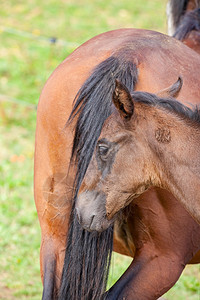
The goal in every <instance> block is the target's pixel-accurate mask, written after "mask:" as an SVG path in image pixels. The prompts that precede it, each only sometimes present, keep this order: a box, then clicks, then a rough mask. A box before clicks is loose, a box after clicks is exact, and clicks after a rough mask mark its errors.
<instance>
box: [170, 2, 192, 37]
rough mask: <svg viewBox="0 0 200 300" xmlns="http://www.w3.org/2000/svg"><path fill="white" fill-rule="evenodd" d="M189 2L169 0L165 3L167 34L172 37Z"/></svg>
mask: <svg viewBox="0 0 200 300" xmlns="http://www.w3.org/2000/svg"><path fill="white" fill-rule="evenodd" d="M189 1H190V0H169V1H168V3H167V19H168V34H169V35H171V36H173V35H174V33H175V31H176V29H177V27H178V26H179V24H180V21H181V18H182V16H183V15H184V14H185V12H186V9H187V5H188V2H189Z"/></svg>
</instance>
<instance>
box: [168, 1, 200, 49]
mask: <svg viewBox="0 0 200 300" xmlns="http://www.w3.org/2000/svg"><path fill="white" fill-rule="evenodd" d="M167 15H168V33H169V35H171V36H173V37H175V38H176V39H178V40H180V41H182V42H183V43H184V44H186V45H187V46H188V47H190V48H192V49H193V50H195V51H196V52H198V53H199V54H200V0H170V1H169V2H168V4H167Z"/></svg>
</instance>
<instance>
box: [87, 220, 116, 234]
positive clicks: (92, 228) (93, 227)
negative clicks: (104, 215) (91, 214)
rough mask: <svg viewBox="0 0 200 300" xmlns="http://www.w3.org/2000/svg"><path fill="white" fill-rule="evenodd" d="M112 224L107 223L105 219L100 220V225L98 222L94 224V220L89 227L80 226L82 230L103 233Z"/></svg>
mask: <svg viewBox="0 0 200 300" xmlns="http://www.w3.org/2000/svg"><path fill="white" fill-rule="evenodd" d="M112 224H113V222H111V221H108V220H107V219H105V220H102V221H101V222H100V223H99V222H95V219H94V221H93V222H92V224H91V225H90V226H88V225H82V227H83V229H85V230H87V231H89V232H94V231H96V232H99V233H101V232H103V231H105V230H106V229H108V228H109V227H110V226H111V225H112Z"/></svg>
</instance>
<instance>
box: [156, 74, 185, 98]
mask: <svg viewBox="0 0 200 300" xmlns="http://www.w3.org/2000/svg"><path fill="white" fill-rule="evenodd" d="M182 86H183V79H182V77H180V76H179V78H178V80H177V81H176V82H175V83H174V84H172V85H171V86H169V87H168V88H166V89H164V90H162V91H160V92H158V93H157V94H156V95H157V96H158V97H160V98H169V97H173V98H176V97H178V95H179V92H180V90H181V88H182Z"/></svg>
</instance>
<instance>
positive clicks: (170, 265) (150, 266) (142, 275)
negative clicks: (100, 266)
mask: <svg viewBox="0 0 200 300" xmlns="http://www.w3.org/2000/svg"><path fill="white" fill-rule="evenodd" d="M183 269H184V264H182V263H181V260H180V258H178V257H177V256H176V255H174V254H173V253H168V254H161V253H157V254H156V253H155V252H153V251H152V249H151V247H148V245H147V246H146V247H145V248H144V249H143V250H142V252H141V253H140V254H139V255H137V256H136V257H135V259H134V260H133V262H132V263H131V265H130V266H129V268H128V269H127V271H126V272H125V273H124V274H123V275H122V277H121V278H120V279H119V280H118V281H117V282H116V283H115V284H114V286H113V287H112V288H111V289H110V290H109V291H108V293H107V297H106V300H114V299H115V300H116V299H118V300H132V299H134V300H155V299H158V298H159V297H161V296H162V295H163V294H164V293H165V292H167V291H168V290H169V289H170V288H171V287H172V286H173V285H174V284H175V282H176V281H177V280H178V278H179V276H180V275H181V273H182V271H183Z"/></svg>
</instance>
